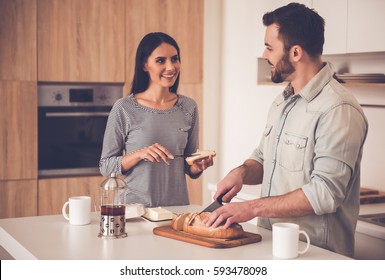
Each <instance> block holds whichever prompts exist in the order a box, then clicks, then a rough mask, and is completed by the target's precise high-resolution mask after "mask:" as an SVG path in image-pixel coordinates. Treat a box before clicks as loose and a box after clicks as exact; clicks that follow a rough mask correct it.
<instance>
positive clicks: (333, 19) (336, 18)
mask: <svg viewBox="0 0 385 280" xmlns="http://www.w3.org/2000/svg"><path fill="white" fill-rule="evenodd" d="M313 8H314V10H316V11H317V12H318V14H319V15H320V16H321V17H323V18H324V20H325V44H324V51H323V53H324V54H340V53H346V42H347V33H346V28H347V21H348V0H339V1H335V0H313Z"/></svg>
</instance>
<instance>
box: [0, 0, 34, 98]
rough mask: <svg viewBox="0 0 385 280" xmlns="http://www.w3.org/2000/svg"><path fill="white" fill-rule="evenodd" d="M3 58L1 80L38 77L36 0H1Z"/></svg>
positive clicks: (0, 44)
mask: <svg viewBox="0 0 385 280" xmlns="http://www.w3.org/2000/svg"><path fill="white" fill-rule="evenodd" d="M0 61H1V63H0V80H3V81H4V80H9V81H12V80H21V81H36V78H37V67H36V65H37V62H36V0H1V1H0ZM0 104H1V103H0Z"/></svg>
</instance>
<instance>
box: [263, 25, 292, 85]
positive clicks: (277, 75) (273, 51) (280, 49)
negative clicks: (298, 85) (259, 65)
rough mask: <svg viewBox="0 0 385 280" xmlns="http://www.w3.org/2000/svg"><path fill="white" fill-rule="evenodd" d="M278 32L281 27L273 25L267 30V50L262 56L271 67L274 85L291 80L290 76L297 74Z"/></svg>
mask: <svg viewBox="0 0 385 280" xmlns="http://www.w3.org/2000/svg"><path fill="white" fill-rule="evenodd" d="M278 31H279V27H278V25H277V24H271V25H269V26H268V27H267V28H266V33H265V46H266V48H265V50H264V52H263V55H262V57H263V58H264V59H266V60H267V63H269V65H270V66H271V80H272V81H273V82H274V83H281V82H283V81H284V80H287V79H290V78H289V76H290V75H291V74H292V73H293V72H295V68H294V66H293V64H292V63H291V62H290V56H289V52H287V51H285V48H284V44H283V41H282V40H281V39H280V38H279V34H278Z"/></svg>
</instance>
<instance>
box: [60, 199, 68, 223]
mask: <svg viewBox="0 0 385 280" xmlns="http://www.w3.org/2000/svg"><path fill="white" fill-rule="evenodd" d="M69 203H70V202H69V201H66V203H64V205H63V208H62V210H61V212H62V214H63V217H64V218H65V219H66V220H68V221H69V220H70V217H69V216H68V214H67V206H68V204H69Z"/></svg>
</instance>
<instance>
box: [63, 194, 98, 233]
mask: <svg viewBox="0 0 385 280" xmlns="http://www.w3.org/2000/svg"><path fill="white" fill-rule="evenodd" d="M67 207H68V208H69V210H68V214H67ZM62 213H63V217H64V218H65V219H66V220H68V221H69V222H70V224H71V225H78V226H79V225H86V224H89V223H90V222H91V197H89V196H73V197H70V198H69V199H68V201H66V203H64V205H63V209H62Z"/></svg>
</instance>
